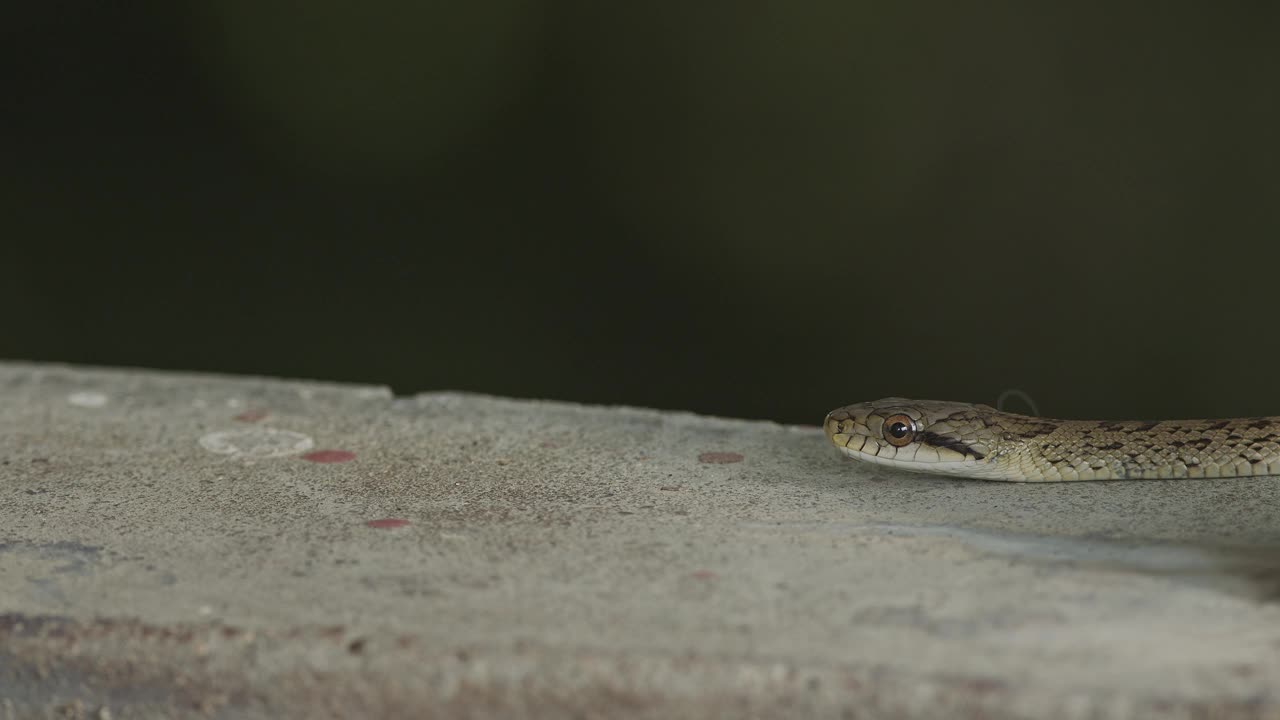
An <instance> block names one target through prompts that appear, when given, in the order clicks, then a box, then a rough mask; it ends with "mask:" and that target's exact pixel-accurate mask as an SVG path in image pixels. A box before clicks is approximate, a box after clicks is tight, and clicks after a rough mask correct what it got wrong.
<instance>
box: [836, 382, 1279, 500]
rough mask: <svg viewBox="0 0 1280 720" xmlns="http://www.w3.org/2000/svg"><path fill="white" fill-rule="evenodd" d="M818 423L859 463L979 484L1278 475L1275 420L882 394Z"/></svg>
mask: <svg viewBox="0 0 1280 720" xmlns="http://www.w3.org/2000/svg"><path fill="white" fill-rule="evenodd" d="M823 429H824V430H825V431H826V435H827V438H828V439H829V440H830V441H831V442H832V444H834V445H835V446H836V447H837V448H838V449H839V450H840V452H841V453H843V454H844V455H847V456H848V457H851V458H854V459H855V460H860V461H865V462H870V463H876V464H878V465H888V466H891V467H895V468H900V469H903V470H910V471H915V472H925V473H933V474H938V475H948V476H954V477H963V478H970V479H977V480H1002V481H1009V482H1062V481H1072V480H1139V479H1142V480H1156V479H1180V478H1228V477H1259V476H1267V475H1280V417H1245V418H1229V419H1222V420H1157V421H1141V420H1125V421H1111V420H1055V419H1051V418H1043V417H1035V416H1031V415H1019V414H1017V413H1010V412H1003V411H1000V410H997V409H996V408H993V407H990V406H988V405H980V404H970V403H961V402H943V401H937V400H909V399H906V398H884V399H882V400H875V401H872V402H863V403H855V404H853V405H846V406H844V407H842V408H837V409H835V410H832V411H831V412H830V413H827V417H826V420H825V421H824V422H823Z"/></svg>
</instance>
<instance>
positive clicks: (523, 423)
mask: <svg viewBox="0 0 1280 720" xmlns="http://www.w3.org/2000/svg"><path fill="white" fill-rule="evenodd" d="M855 399H857V398H847V397H833V398H832V399H831V404H832V406H833V407H834V406H836V405H840V404H843V403H846V402H849V401H852V400H855ZM814 410H815V413H814V415H815V417H814V421H815V422H817V421H818V420H820V419H821V416H822V413H823V412H825V410H827V408H815V409H814ZM1277 508H1280V481H1270V480H1263V481H1257V480H1221V481H1182V482H1165V483H1162V482H1123V483H1082V484H1065V485H1051V484H1050V485H1045V484H1035V485H1008V484H984V483H976V482H959V481H955V480H949V479H934V478H929V477H924V476H912V475H908V474H903V473H898V472H894V471H891V470H888V469H884V468H874V467H867V466H861V465H855V464H854V463H852V462H849V461H846V460H844V459H842V458H840V457H839V456H838V455H837V454H836V453H835V451H834V450H832V449H830V448H828V447H827V445H826V443H825V440H824V438H823V436H822V433H821V431H819V430H818V429H817V428H816V427H803V428H798V427H781V426H778V425H774V424H770V423H761V422H742V421H735V420H724V419H717V418H706V417H696V416H693V415H687V414H680V413H661V412H655V411H648V410H636V409H629V408H603V407H584V406H576V405H568V404H561V403H541V402H523V401H514V400H504V399H499V398H492V397H482V396H471V395H458V394H449V393H440V394H427V395H423V396H420V397H414V398H404V399H394V398H392V396H391V394H390V393H389V392H388V391H386V390H385V389H382V388H368V387H351V386H335V385H324V384H319V383H301V382H282V381H274V380H262V379H247V378H224V377H210V376H202V375H173V374H161V373H152V372H122V371H106V370H93V369H77V368H67V367H59V366H50V365H31V364H17V363H11V364H0V718H27V717H76V716H80V717H102V718H106V717H111V718H117V719H118V718H125V717H183V716H197V717H215V718H221V717H225V718H231V717H237V718H240V717H249V718H292V717H297V718H316V717H383V718H398V717H405V718H408V717H415V718H416V717H432V716H441V717H443V716H456V717H469V718H490V717H492V718H508V717H517V716H528V717H610V718H615V717H643V718H675V717H698V718H704V717H768V716H787V717H803V716H829V717H851V718H873V717H891V718H896V717H947V718H963V717H983V718H1005V717H1039V718H1049V717H1063V718H1067V717H1070V718H1076V717H1098V718H1110V717H1162V718H1165V717H1214V718H1231V717H1280V604H1278V603H1277V602H1276V598H1277V597H1280V553H1277V549H1280V511H1278V510H1277Z"/></svg>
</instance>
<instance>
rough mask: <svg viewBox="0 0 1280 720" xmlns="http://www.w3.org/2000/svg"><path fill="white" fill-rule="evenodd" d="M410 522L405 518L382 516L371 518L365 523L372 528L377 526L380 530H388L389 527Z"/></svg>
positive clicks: (401, 525) (402, 525)
mask: <svg viewBox="0 0 1280 720" xmlns="http://www.w3.org/2000/svg"><path fill="white" fill-rule="evenodd" d="M408 524H409V521H408V520H405V519H404V518H382V519H381V520H370V521H368V522H366V523H365V525H368V526H369V527H371V528H377V529H379V530H387V529H389V528H398V527H404V526H405V525H408Z"/></svg>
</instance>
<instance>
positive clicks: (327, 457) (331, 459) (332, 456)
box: [302, 450, 356, 463]
mask: <svg viewBox="0 0 1280 720" xmlns="http://www.w3.org/2000/svg"><path fill="white" fill-rule="evenodd" d="M355 457H356V454H355V453H353V452H349V451H347V450H316V451H315V452H309V453H307V454H306V455H303V456H302V459H303V460H310V461H311V462H318V463H336V462H347V461H348V460H354V459H355Z"/></svg>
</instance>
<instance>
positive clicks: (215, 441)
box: [200, 427, 315, 458]
mask: <svg viewBox="0 0 1280 720" xmlns="http://www.w3.org/2000/svg"><path fill="white" fill-rule="evenodd" d="M314 446H315V442H314V441H312V440H311V438H310V437H309V436H307V435H303V434H302V433H299V432H293V431H292V430H280V429H277V428H270V427H253V428H245V429H244V430H224V431H220V432H212V433H209V434H208V435H205V436H203V437H201V438H200V447H202V448H204V449H205V450H208V451H209V452H212V453H218V454H219V455H235V456H239V457H246V458H276V457H287V456H289V455H297V454H298V453H304V452H306V451H308V450H310V449H311V448H312V447H314Z"/></svg>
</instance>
